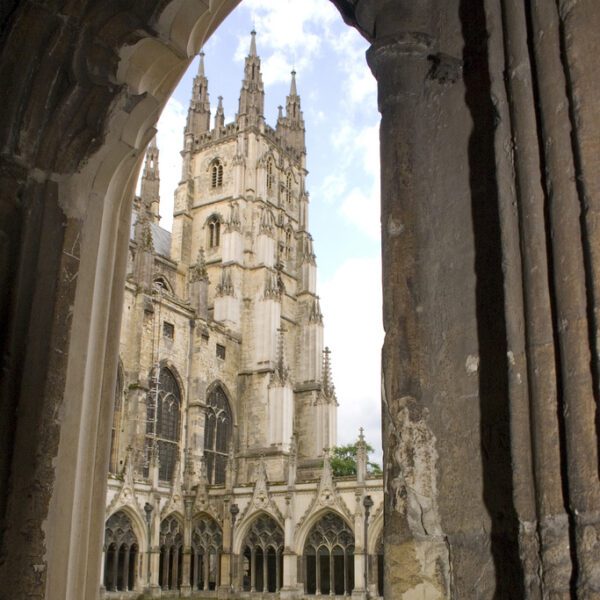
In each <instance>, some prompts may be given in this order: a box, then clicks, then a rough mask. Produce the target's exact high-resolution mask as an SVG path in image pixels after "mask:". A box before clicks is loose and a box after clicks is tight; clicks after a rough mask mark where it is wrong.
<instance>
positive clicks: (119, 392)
mask: <svg viewBox="0 0 600 600" xmlns="http://www.w3.org/2000/svg"><path fill="white" fill-rule="evenodd" d="M122 400H123V371H122V369H121V366H120V365H119V367H118V368H117V381H116V384H115V403H114V409H113V410H114V413H113V422H112V429H111V432H110V462H109V464H108V470H109V472H110V473H113V474H116V473H118V472H119V429H120V428H121V416H122V412H123V405H122Z"/></svg>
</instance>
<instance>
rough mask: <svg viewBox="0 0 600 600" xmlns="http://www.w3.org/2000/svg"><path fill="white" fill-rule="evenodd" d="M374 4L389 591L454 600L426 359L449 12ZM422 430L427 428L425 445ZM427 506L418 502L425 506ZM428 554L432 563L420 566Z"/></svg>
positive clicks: (359, 579)
mask: <svg viewBox="0 0 600 600" xmlns="http://www.w3.org/2000/svg"><path fill="white" fill-rule="evenodd" d="M364 4H367V5H368V6H370V10H371V11H372V12H373V17H372V18H373V19H374V25H373V29H372V30H373V32H376V37H375V40H374V42H373V45H372V46H371V48H370V49H369V51H368V52H367V61H368V63H369V66H370V68H371V70H372V72H373V74H374V76H375V78H376V79H377V83H378V106H379V111H380V112H381V125H380V155H381V223H382V256H383V260H382V268H383V281H384V282H385V286H384V296H383V322H384V330H385V342H384V347H383V356H382V368H383V390H382V393H383V406H382V415H383V443H384V452H385V454H386V457H387V458H386V461H387V464H386V467H385V468H386V486H387V489H386V492H385V521H386V527H385V532H384V539H385V545H386V568H385V580H386V584H385V585H386V591H387V595H388V597H390V598H401V597H405V596H406V597H408V596H410V595H411V594H413V593H414V594H415V595H416V594H417V593H418V594H420V595H422V597H424V598H429V597H432V598H433V597H443V598H445V597H448V596H449V589H448V586H449V582H448V580H447V578H446V577H445V575H444V573H445V572H447V571H448V570H449V562H450V559H449V556H448V551H447V546H446V544H445V542H444V541H443V537H442V535H441V525H440V516H439V514H438V513H437V506H436V498H435V483H433V484H432V481H434V480H435V478H436V477H437V475H436V472H435V460H436V456H437V450H436V448H435V445H434V441H433V434H432V433H431V432H430V431H428V428H427V424H426V423H425V416H426V414H427V413H426V412H424V411H426V408H425V407H426V404H425V403H424V399H423V394H424V384H425V383H426V381H425V380H424V377H423V373H425V372H427V371H428V364H427V359H426V355H427V351H428V348H429V347H430V345H431V338H432V336H431V332H430V330H429V322H427V320H426V318H425V315H424V313H423V309H424V307H426V306H427V299H428V296H429V294H430V290H429V289H428V284H429V279H430V274H431V272H433V271H434V270H435V269H436V268H437V267H436V264H435V262H434V261H436V260H437V258H436V253H435V250H434V248H435V245H436V244H438V240H437V239H434V238H435V236H431V233H430V232H431V219H432V213H433V212H435V211H436V206H435V205H434V202H439V201H440V198H439V196H438V197H436V196H435V195H434V194H432V190H431V185H430V181H431V178H432V176H433V175H432V174H431V173H432V171H433V168H434V167H433V161H434V160H435V152H434V150H432V147H431V145H432V143H433V140H434V139H435V136H434V135H433V124H434V123H435V121H436V114H435V110H436V106H435V100H433V98H432V96H433V95H434V94H435V93H438V94H439V93H440V92H433V91H431V90H430V89H428V87H430V86H431V84H430V83H429V82H430V81H433V80H434V79H435V78H436V77H437V75H436V73H437V71H436V69H438V68H439V67H440V66H441V65H442V62H444V61H447V60H448V59H447V58H446V57H444V56H441V55H439V54H438V52H437V47H436V46H437V40H436V39H435V36H434V26H433V18H434V15H435V13H436V11H437V10H438V9H439V8H440V7H439V6H438V3H437V2H436V0H424V1H421V2H413V1H408V0H400V1H396V2H385V1H380V2H371V3H363V5H364ZM365 10H366V9H365ZM435 57H437V58H435ZM433 58H435V60H432V59H433ZM436 61H437V62H436ZM444 66H445V67H447V74H446V76H447V77H448V78H449V79H450V80H452V78H453V77H454V76H455V75H453V73H452V70H453V68H454V69H456V66H455V65H453V64H452V62H451V60H449V61H448V65H444ZM444 201H446V199H444ZM430 308H431V307H430ZM417 430H419V431H421V430H422V433H420V434H418V437H417V436H416V435H415V434H416V431H417ZM412 432H414V433H412ZM413 436H414V437H413ZM406 444H409V445H411V447H412V448H413V451H415V452H419V454H420V455H421V457H422V458H421V460H420V465H419V468H418V469H416V470H415V471H414V472H413V474H412V477H414V478H415V479H414V481H407V479H406V478H405V475H404V473H406V469H405V467H406V465H405V464H403V463H404V462H405V451H406V450H409V451H410V449H409V448H408V447H406ZM417 448H418V449H417ZM409 476H410V475H409ZM411 489H412V490H418V489H422V490H425V489H426V490H429V491H428V496H429V498H428V499H426V500H425V499H424V498H422V496H421V498H420V500H425V502H424V503H423V502H421V507H420V510H421V515H420V517H419V518H420V519H425V522H427V526H426V528H423V527H422V526H421V525H420V524H419V523H418V522H417V521H416V520H415V518H414V517H415V515H413V514H412V507H411V506H410V504H411V499H410V498H408V499H406V496H405V492H406V491H407V490H409V491H410V490H411ZM417 498H418V496H416V495H415V497H414V500H416V501H417V502H419V501H420V500H418V499H417ZM414 500H413V501H414ZM360 521H361V523H360V531H361V532H362V519H360ZM357 536H358V530H357ZM359 540H361V538H360V537H357V542H358V541H359ZM360 543H361V545H362V541H361V542H360ZM418 546H420V548H417V547H418ZM423 556H427V557H428V559H427V560H423V558H419V557H423ZM434 557H435V558H434ZM355 564H356V567H355V582H356V587H355V590H358V589H361V590H362V588H363V587H364V573H363V569H364V560H363V554H362V552H360V553H359V552H358V543H357V553H356V562H355ZM434 565H435V566H434Z"/></svg>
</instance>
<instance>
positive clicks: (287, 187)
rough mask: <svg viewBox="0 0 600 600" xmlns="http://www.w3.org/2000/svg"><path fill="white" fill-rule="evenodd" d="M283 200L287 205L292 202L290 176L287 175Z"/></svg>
mask: <svg viewBox="0 0 600 600" xmlns="http://www.w3.org/2000/svg"><path fill="white" fill-rule="evenodd" d="M285 199H286V202H287V203H288V204H289V203H291V201H292V174H291V173H288V174H287V175H286V176H285Z"/></svg>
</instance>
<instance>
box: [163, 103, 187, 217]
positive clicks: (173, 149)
mask: <svg viewBox="0 0 600 600" xmlns="http://www.w3.org/2000/svg"><path fill="white" fill-rule="evenodd" d="M186 118H187V108H185V107H184V106H183V104H182V103H181V102H179V101H178V100H176V99H175V98H171V99H170V100H169V101H168V102H167V105H166V106H165V109H164V110H163V113H162V115H161V116H160V120H159V122H158V139H157V143H158V149H159V150H160V159H159V168H160V214H161V217H162V218H161V221H160V224H161V226H162V227H164V228H165V229H171V223H172V222H173V194H174V192H175V189H176V187H177V185H178V184H179V180H180V179H181V155H180V154H179V153H180V152H181V149H182V147H183V129H184V127H185V121H186Z"/></svg>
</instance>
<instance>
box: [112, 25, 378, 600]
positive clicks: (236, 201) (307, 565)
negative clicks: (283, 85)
mask: <svg viewBox="0 0 600 600" xmlns="http://www.w3.org/2000/svg"><path fill="white" fill-rule="evenodd" d="M263 107H264V88H263V83H262V78H261V69H260V58H259V56H258V54H257V51H256V40H255V33H254V32H253V33H252V36H251V41H250V50H249V53H248V56H247V57H246V59H245V67H244V74H243V81H242V86H241V91H240V97H239V108H238V112H237V115H236V117H235V120H234V122H232V123H226V122H225V117H224V111H223V105H222V99H221V98H219V104H218V106H217V109H216V112H215V114H214V118H213V117H211V107H210V103H209V95H208V80H207V77H206V76H205V72H204V56H203V55H202V54H201V56H200V65H199V71H198V74H197V76H196V77H195V79H194V85H193V92H192V98H191V102H190V106H189V110H188V117H187V124H186V126H185V131H184V142H183V149H182V152H181V155H182V175H181V182H180V184H179V186H178V187H177V190H176V191H175V201H174V212H173V228H172V231H171V232H169V231H167V230H165V229H164V228H162V227H161V226H160V224H159V207H160V195H159V181H160V178H159V148H158V147H157V145H156V142H155V140H153V141H152V142H151V143H150V146H149V148H148V150H147V154H146V159H145V164H144V168H143V173H142V179H141V188H140V190H141V191H140V195H139V197H136V199H135V201H134V207H133V215H132V228H131V239H130V244H129V260H128V267H127V279H126V289H125V301H124V307H123V322H122V327H121V336H120V356H119V368H118V377H117V386H116V391H115V400H114V420H113V428H112V443H111V454H110V473H109V476H108V495H107V500H106V521H105V534H104V535H105V537H104V546H103V559H102V563H103V564H102V590H101V591H102V594H103V595H104V596H105V597H108V598H130V597H131V598H137V597H138V596H140V595H142V594H145V595H146V596H147V597H160V596H163V597H178V596H187V597H190V596H191V597H203V598H216V597H219V598H221V597H229V598H232V597H252V596H253V595H254V594H256V597H263V594H265V593H269V594H275V596H273V597H280V598H302V597H305V596H312V595H324V594H326V595H336V596H350V595H352V596H353V597H355V598H366V597H377V596H381V595H382V594H383V591H382V587H383V584H382V581H383V566H382V565H383V562H382V561H383V551H382V547H383V545H382V539H381V538H382V529H383V482H382V479H381V477H375V476H372V475H371V474H370V473H369V471H368V469H367V445H366V442H365V440H364V437H363V435H362V432H361V433H360V434H359V436H358V440H357V461H356V462H357V464H356V474H355V475H351V476H345V477H335V476H334V474H333V472H332V468H331V464H330V450H331V449H332V448H333V447H334V446H335V445H336V426H337V406H338V404H337V399H336V393H335V387H334V384H333V381H332V372H331V354H330V351H329V350H328V349H327V348H324V347H323V316H322V314H321V309H320V306H319V297H318V295H317V289H316V269H317V267H316V260H315V254H314V251H313V244H312V238H311V235H310V233H309V231H308V222H309V219H308V210H309V195H308V192H307V190H306V188H305V177H306V174H307V171H306V164H305V160H306V148H305V141H304V120H303V116H302V110H301V106H300V96H299V95H298V92H297V87H296V80H295V73H294V72H292V74H291V85H290V92H289V95H288V96H287V99H286V103H285V111H284V110H283V108H280V110H279V116H278V118H277V123H276V126H275V127H274V128H273V127H270V126H269V125H267V124H266V123H265V119H264V108H263ZM270 597H271V596H270Z"/></svg>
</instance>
